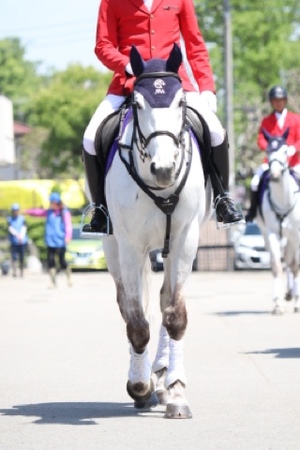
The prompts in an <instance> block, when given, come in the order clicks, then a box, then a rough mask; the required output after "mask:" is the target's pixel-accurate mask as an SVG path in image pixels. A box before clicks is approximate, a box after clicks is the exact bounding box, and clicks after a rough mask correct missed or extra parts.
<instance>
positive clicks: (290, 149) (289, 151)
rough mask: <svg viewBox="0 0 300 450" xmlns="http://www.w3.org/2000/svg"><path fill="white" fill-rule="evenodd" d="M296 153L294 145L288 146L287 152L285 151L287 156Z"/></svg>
mask: <svg viewBox="0 0 300 450" xmlns="http://www.w3.org/2000/svg"><path fill="white" fill-rule="evenodd" d="M295 153H296V148H295V146H294V145H289V146H288V150H287V154H288V156H293V155H294V154H295Z"/></svg>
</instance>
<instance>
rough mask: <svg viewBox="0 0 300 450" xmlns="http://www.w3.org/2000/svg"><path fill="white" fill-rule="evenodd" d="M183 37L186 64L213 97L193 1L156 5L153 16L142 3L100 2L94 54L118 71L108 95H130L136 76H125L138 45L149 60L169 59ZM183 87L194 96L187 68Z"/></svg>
mask: <svg viewBox="0 0 300 450" xmlns="http://www.w3.org/2000/svg"><path fill="white" fill-rule="evenodd" d="M180 33H181V34H182V36H183V39H184V41H185V46H186V53H187V59H188V61H189V63H190V65H191V68H192V72H193V75H194V78H195V80H196V82H197V83H198V85H199V89H200V91H205V90H207V91H212V92H215V83H214V79H213V74H212V70H211V66H210V63H209V56H208V52H207V49H206V45H205V42H204V40H203V37H202V35H201V32H200V30H199V27H198V23H197V18H196V15H195V10H194V4H193V0H153V4H152V9H151V12H149V11H148V9H147V8H146V6H145V5H144V2H143V0H101V3H100V7H99V15H98V24H97V35H96V47H95V53H96V55H97V57H98V58H99V60H100V61H101V62H102V63H103V64H104V65H105V66H106V67H107V68H108V69H110V70H112V71H113V72H114V75H113V78H112V81H111V84H110V86H109V89H108V92H109V93H111V94H116V95H128V94H129V93H130V92H131V91H132V88H133V81H134V77H128V76H126V74H125V67H126V65H127V63H128V62H129V53H130V49H131V47H132V45H135V46H136V47H137V49H138V51H139V52H140V54H141V55H142V57H143V59H144V60H145V61H147V60H149V59H152V58H162V59H167V58H168V56H169V54H170V51H171V50H172V48H173V45H174V43H175V42H176V43H177V44H178V45H180ZM179 75H180V77H181V79H182V85H183V88H184V89H185V90H187V91H195V88H194V87H193V85H192V83H191V81H190V80H189V77H188V75H187V73H186V70H185V68H184V65H183V64H182V65H181V67H180V69H179Z"/></svg>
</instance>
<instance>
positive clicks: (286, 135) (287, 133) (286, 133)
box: [282, 127, 290, 140]
mask: <svg viewBox="0 0 300 450" xmlns="http://www.w3.org/2000/svg"><path fill="white" fill-rule="evenodd" d="M289 132H290V128H289V127H288V128H287V129H286V130H285V132H284V133H283V135H282V137H283V139H285V140H287V137H288V135H289Z"/></svg>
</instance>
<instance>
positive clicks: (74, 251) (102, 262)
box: [66, 225, 107, 270]
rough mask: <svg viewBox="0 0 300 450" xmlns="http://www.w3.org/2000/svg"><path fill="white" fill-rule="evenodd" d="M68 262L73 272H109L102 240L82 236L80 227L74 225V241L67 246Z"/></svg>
mask: <svg viewBox="0 0 300 450" xmlns="http://www.w3.org/2000/svg"><path fill="white" fill-rule="evenodd" d="M66 261H67V262H68V264H69V266H70V267H71V269H72V270H74V269H77V270H83V269H85V270H107V264H106V259H105V255H104V251H103V245H102V239H101V238H100V239H99V238H98V239H86V238H82V237H81V236H80V226H79V225H73V235H72V239H71V241H70V242H69V244H68V245H67V251H66Z"/></svg>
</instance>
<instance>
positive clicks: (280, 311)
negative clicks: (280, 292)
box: [272, 305, 285, 316]
mask: <svg viewBox="0 0 300 450" xmlns="http://www.w3.org/2000/svg"><path fill="white" fill-rule="evenodd" d="M284 312H285V309H284V308H283V307H282V306H278V305H277V306H275V308H274V309H273V311H272V314H273V316H282V314H284Z"/></svg>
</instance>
